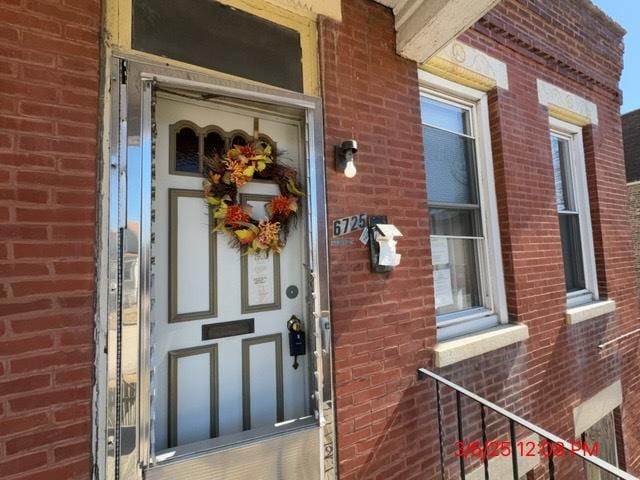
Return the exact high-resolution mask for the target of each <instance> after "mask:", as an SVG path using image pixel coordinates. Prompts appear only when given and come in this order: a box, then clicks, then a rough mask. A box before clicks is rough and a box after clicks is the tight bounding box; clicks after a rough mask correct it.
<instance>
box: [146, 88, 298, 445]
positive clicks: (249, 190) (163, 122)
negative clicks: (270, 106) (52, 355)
mask: <svg viewBox="0 0 640 480" xmlns="http://www.w3.org/2000/svg"><path fill="white" fill-rule="evenodd" d="M156 125H157V138H156V166H155V171H156V174H155V182H154V191H155V200H154V205H153V208H154V211H155V221H154V223H153V226H152V231H153V237H154V242H153V245H152V257H153V260H152V299H153V301H152V311H151V316H152V324H153V327H152V338H151V340H152V345H153V347H152V348H153V352H152V364H153V365H154V372H153V383H154V385H153V388H154V391H155V401H154V407H153V408H154V417H155V421H154V435H155V448H156V451H160V450H162V449H165V448H168V447H170V446H176V445H185V444H187V443H190V442H194V441H200V440H203V439H205V438H209V437H214V436H220V437H222V438H224V436H225V435H232V434H237V433H238V432H242V431H243V430H251V429H256V428H262V427H268V426H273V425H274V423H277V422H280V421H283V420H290V419H295V418H300V417H303V416H305V415H308V414H309V412H310V400H309V398H310V397H309V387H308V377H309V373H308V364H307V361H306V357H304V356H303V357H299V358H298V362H299V363H300V367H299V368H298V369H294V368H293V367H292V364H293V358H292V357H290V356H289V352H288V331H287V327H286V324H287V321H288V320H289V318H291V316H292V315H295V316H296V317H298V318H300V319H301V320H302V321H303V325H305V327H306V323H307V319H306V318H305V315H306V312H307V310H308V309H307V307H306V304H305V297H306V291H305V284H304V281H303V279H304V278H305V277H304V271H303V256H304V252H305V244H306V233H305V222H304V220H303V218H304V217H305V215H304V212H303V213H302V214H300V215H299V222H298V225H297V226H296V227H295V228H293V229H292V230H291V232H290V234H289V237H288V240H287V245H286V247H285V249H284V251H283V252H282V253H281V254H280V255H273V254H272V255H269V256H268V257H267V256H255V255H249V256H244V257H242V258H241V255H240V252H239V251H238V250H237V249H235V248H234V247H233V246H232V245H230V243H229V237H228V235H227V234H222V233H215V232H212V228H213V223H212V220H211V215H210V213H209V211H208V207H207V205H206V203H205V200H204V197H203V194H202V177H201V176H200V174H199V173H197V172H193V171H189V170H193V165H194V161H195V160H194V157H193V155H194V150H195V149H197V152H198V155H200V154H201V153H202V152H203V151H205V149H212V148H217V149H220V148H222V147H221V145H222V143H225V142H226V147H225V148H228V147H229V145H230V144H231V142H232V139H235V141H238V142H242V141H246V140H247V139H250V138H251V136H252V135H253V131H254V128H255V127H256V126H257V127H258V129H259V132H260V136H261V138H264V139H268V140H269V141H270V142H272V143H273V144H275V145H276V148H277V152H278V155H279V156H278V158H277V160H278V162H281V163H283V164H286V165H288V166H292V167H294V168H296V169H297V170H298V172H299V175H300V176H301V178H303V176H304V171H303V168H304V164H305V161H304V148H303V145H304V144H303V141H302V127H301V125H302V124H301V121H300V120H298V119H293V118H290V117H284V116H281V117H279V116H276V115H273V114H272V113H271V112H264V111H262V110H259V109H257V108H253V107H251V108H249V107H240V106H238V105H231V104H228V103H227V104H223V103H220V102H219V103H213V102H209V101H196V100H191V99H184V98H180V97H176V96H171V95H169V94H161V93H159V94H158V97H157V106H156ZM184 128H186V129H187V130H184ZM196 147H197V148H196ZM205 153H206V152H205ZM197 161H198V162H200V161H201V160H200V158H198V159H197ZM239 193H240V198H239V199H238V201H241V202H243V203H245V204H246V205H250V206H252V207H253V211H252V215H253V217H254V218H261V217H262V216H263V215H264V206H265V204H266V202H268V201H269V200H270V198H271V197H273V196H274V195H277V194H279V189H278V186H277V185H276V184H274V183H272V182H265V181H259V180H254V181H252V182H250V183H249V184H247V185H245V186H243V187H242V188H241V189H240V190H239ZM287 292H288V293H289V294H287ZM249 319H253V325H254V331H253V333H243V334H230V336H226V337H222V338H215V339H214V340H203V327H204V326H206V325H211V324H221V323H226V322H234V321H237V320H249ZM221 328H222V329H223V330H224V328H226V327H224V326H221ZM305 330H307V328H305ZM231 333H233V332H231ZM218 336H219V335H218ZM249 436H250V432H249Z"/></svg>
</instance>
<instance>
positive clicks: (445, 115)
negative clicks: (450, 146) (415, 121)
mask: <svg viewBox="0 0 640 480" xmlns="http://www.w3.org/2000/svg"><path fill="white" fill-rule="evenodd" d="M420 102H421V105H420V109H421V112H422V123H424V124H427V125H433V126H435V127H439V128H444V129H445V130H450V131H452V132H456V133H463V134H465V135H469V134H470V132H469V111H468V110H466V109H464V108H460V107H456V106H454V105H449V104H447V103H444V102H438V101H437V100H432V99H430V98H427V97H421V100H420Z"/></svg>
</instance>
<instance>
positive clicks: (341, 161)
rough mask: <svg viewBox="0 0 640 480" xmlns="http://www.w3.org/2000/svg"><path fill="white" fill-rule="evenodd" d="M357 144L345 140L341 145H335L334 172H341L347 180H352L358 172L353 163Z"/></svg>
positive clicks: (353, 141)
mask: <svg viewBox="0 0 640 480" xmlns="http://www.w3.org/2000/svg"><path fill="white" fill-rule="evenodd" d="M357 151H358V142H356V141H355V140H345V141H344V142H342V144H341V145H336V171H337V172H343V173H344V176H345V177H347V178H353V177H355V176H356V173H358V171H357V170H356V165H355V163H354V160H355V155H356V152H357Z"/></svg>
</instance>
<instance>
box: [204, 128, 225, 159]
mask: <svg viewBox="0 0 640 480" xmlns="http://www.w3.org/2000/svg"><path fill="white" fill-rule="evenodd" d="M224 150H225V140H224V138H222V136H221V135H220V134H219V133H218V132H209V133H207V136H206V137H204V154H205V155H206V156H208V157H211V158H213V157H215V156H216V155H220V156H222V155H223V154H224Z"/></svg>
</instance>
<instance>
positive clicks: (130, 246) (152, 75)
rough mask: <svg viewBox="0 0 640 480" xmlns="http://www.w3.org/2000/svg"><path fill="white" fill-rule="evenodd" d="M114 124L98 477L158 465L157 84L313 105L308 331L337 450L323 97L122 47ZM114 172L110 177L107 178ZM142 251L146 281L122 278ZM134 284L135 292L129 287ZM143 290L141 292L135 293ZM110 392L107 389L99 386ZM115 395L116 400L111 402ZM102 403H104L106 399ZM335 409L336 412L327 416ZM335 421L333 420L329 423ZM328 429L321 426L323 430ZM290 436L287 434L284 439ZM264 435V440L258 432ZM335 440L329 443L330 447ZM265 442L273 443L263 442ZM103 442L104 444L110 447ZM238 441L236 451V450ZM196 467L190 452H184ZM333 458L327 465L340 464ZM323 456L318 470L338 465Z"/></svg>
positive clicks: (319, 409) (318, 422) (317, 392)
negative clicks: (154, 360) (154, 314)
mask: <svg viewBox="0 0 640 480" xmlns="http://www.w3.org/2000/svg"><path fill="white" fill-rule="evenodd" d="M110 66H111V72H112V78H111V91H110V95H111V99H110V100H111V101H110V102H109V103H106V105H107V108H109V106H110V122H109V123H108V124H107V125H106V130H107V131H108V137H106V138H108V140H105V141H108V143H109V173H110V175H109V178H108V199H107V202H108V207H107V202H105V208H108V236H107V237H108V239H107V245H105V246H104V249H103V251H102V252H101V256H102V257H103V258H106V259H107V260H108V261H107V262H102V264H106V266H105V268H104V269H103V271H102V272H101V275H102V276H104V278H106V281H105V283H106V284H107V285H108V286H109V295H108V299H107V308H106V315H104V317H105V318H104V319H102V320H100V319H98V321H99V323H100V325H103V328H105V329H106V337H107V339H106V345H107V348H106V349H105V352H104V358H102V359H101V358H100V355H101V353H102V352H99V353H98V356H99V358H98V359H97V360H96V364H97V367H96V370H97V375H98V376H101V375H103V376H106V379H107V380H106V382H101V383H102V384H103V385H104V384H105V383H106V388H104V390H105V391H106V392H102V395H103V396H106V402H104V403H102V402H100V401H97V402H96V404H95V407H94V408H95V409H96V411H95V412H94V413H95V418H96V419H97V420H96V422H94V423H95V425H96V427H95V428H96V435H95V437H96V442H95V445H96V447H95V448H96V452H95V453H96V458H103V459H104V463H103V464H101V465H97V468H96V471H97V472H99V473H97V474H96V478H101V479H102V478H104V479H106V480H119V479H127V480H129V479H135V478H141V477H142V473H143V471H144V470H145V469H148V468H153V465H152V461H153V458H152V453H153V445H152V435H151V431H150V426H151V421H152V412H151V402H150V401H148V400H149V398H150V395H151V392H152V388H151V387H152V386H151V384H150V374H151V370H150V356H152V355H153V349H152V346H151V345H150V342H149V340H150V309H151V295H150V282H151V262H152V258H151V223H152V216H153V215H154V212H153V211H152V203H151V199H152V195H153V190H152V176H153V173H152V169H153V167H154V166H153V155H154V149H155V145H154V134H153V132H154V128H155V125H154V123H153V108H154V106H155V105H154V96H153V92H154V90H155V88H156V87H157V86H162V87H168V88H173V89H182V90H185V91H189V92H195V93H202V94H210V95H216V96H226V97H229V98H234V99H237V100H239V101H249V102H261V103H262V104H269V105H272V106H273V108H274V109H277V108H279V107H280V108H289V109H290V108H296V109H299V110H300V111H301V112H303V113H304V116H305V124H306V125H305V127H306V139H305V142H306V145H305V147H306V163H307V165H306V179H305V181H306V188H307V192H308V197H307V205H306V206H307V212H306V214H307V222H308V226H309V229H308V230H309V231H308V248H307V250H308V251H307V254H306V256H305V257H304V261H305V264H306V265H307V266H308V267H309V268H308V270H309V276H308V279H307V281H308V283H309V287H308V288H309V290H310V292H311V295H310V296H309V298H310V300H309V302H310V305H309V319H310V322H309V324H308V328H309V332H308V335H309V337H310V338H311V339H313V340H314V343H313V345H314V347H313V350H315V352H314V351H311V352H309V356H308V358H309V361H310V362H315V369H314V370H315V375H312V377H313V378H314V379H315V384H313V385H312V392H313V393H312V396H313V398H314V400H315V412H314V413H315V422H313V425H312V426H311V427H315V428H314V430H315V432H316V434H317V436H318V443H319V445H318V446H319V447H320V448H318V449H317V450H318V451H317V452H314V455H313V457H314V458H319V459H320V460H322V458H323V455H322V454H321V452H324V451H325V450H328V451H334V448H333V447H334V445H333V444H335V440H334V439H333V435H330V436H329V438H331V442H332V445H326V443H327V440H326V439H325V434H324V428H327V430H328V431H331V432H333V431H334V429H333V425H332V423H333V414H332V413H333V412H332V404H333V402H332V400H333V387H332V382H331V379H332V374H331V358H330V356H331V345H330V342H331V340H330V338H331V337H330V319H329V288H328V286H329V285H328V282H329V276H328V247H327V233H326V232H327V229H326V228H324V226H325V225H326V223H327V218H326V202H325V178H324V154H323V152H324V146H323V130H322V126H323V122H322V110H321V100H320V99H319V98H316V97H311V96H307V95H303V94H299V93H295V92H289V91H284V90H279V89H275V88H271V87H267V86H263V85H257V84H255V83H249V82H242V81H237V80H229V79H228V78H220V77H216V76H212V75H206V74H202V73H199V72H193V71H190V70H188V69H184V68H177V67H170V66H167V65H166V64H162V63H156V62H152V61H149V60H148V59H144V58H142V57H138V56H136V55H131V54H119V53H117V52H116V53H115V54H114V57H113V59H112V61H111V65H110ZM106 182H107V179H105V183H106ZM124 253H127V256H128V257H131V256H132V255H133V256H137V260H138V262H137V265H138V268H139V271H138V274H137V276H136V277H135V278H136V279H137V282H134V283H136V285H135V286H134V287H133V288H132V287H131V282H127V284H124V283H123V282H122V261H123V256H124ZM125 290H127V291H125ZM129 290H133V291H129ZM99 394H100V392H99ZM105 403H106V405H105ZM101 405H102V407H101ZM327 413H331V415H330V417H329V415H327V417H328V418H325V415H326V414H327ZM325 425H326V427H325ZM318 427H320V428H318ZM279 441H280V442H282V440H279ZM254 443H255V439H254ZM325 445H326V447H327V448H325ZM263 448H264V447H263ZM101 450H102V451H101ZM232 450H233V449H230V451H232ZM180 460H181V464H182V465H186V462H187V459H185V458H181V459H180ZM332 461H333V459H329V463H327V465H331V464H332ZM326 470H327V472H325V467H324V465H323V462H322V461H320V462H319V464H318V465H317V472H318V477H317V478H326V477H325V473H329V471H333V469H331V468H330V467H327V469H326Z"/></svg>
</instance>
